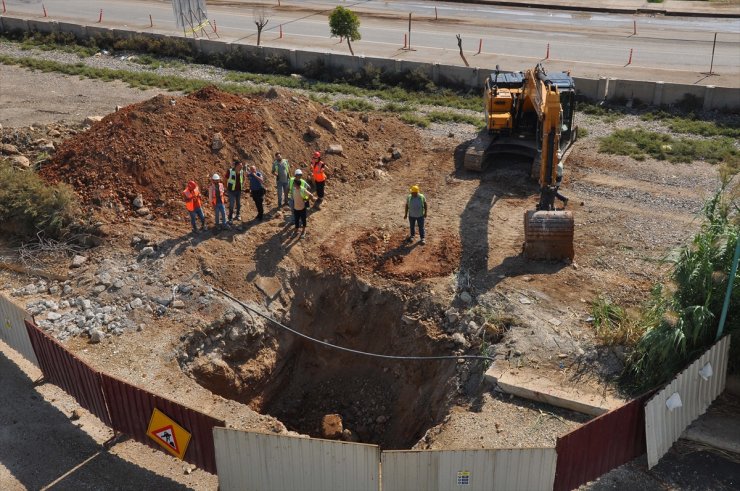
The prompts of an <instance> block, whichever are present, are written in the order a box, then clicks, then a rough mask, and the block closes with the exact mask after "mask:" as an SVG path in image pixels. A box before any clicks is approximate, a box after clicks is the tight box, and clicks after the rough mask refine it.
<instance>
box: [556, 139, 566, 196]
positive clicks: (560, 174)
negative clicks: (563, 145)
mask: <svg viewBox="0 0 740 491" xmlns="http://www.w3.org/2000/svg"><path fill="white" fill-rule="evenodd" d="M558 155H559V153H558ZM555 172H556V174H555V175H556V176H557V181H556V182H555V197H556V198H557V199H559V200H560V201H562V202H563V208H565V207H566V206H568V198H566V197H565V196H563V195H562V194H560V191H559V189H560V185H561V184H562V183H563V162H558V166H557V168H556V171H555Z"/></svg>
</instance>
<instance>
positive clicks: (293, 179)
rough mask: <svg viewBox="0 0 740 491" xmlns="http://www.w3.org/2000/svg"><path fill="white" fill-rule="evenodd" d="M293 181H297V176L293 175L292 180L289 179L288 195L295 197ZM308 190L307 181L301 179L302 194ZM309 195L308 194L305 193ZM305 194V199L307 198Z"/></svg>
mask: <svg viewBox="0 0 740 491" xmlns="http://www.w3.org/2000/svg"><path fill="white" fill-rule="evenodd" d="M293 182H295V177H291V178H290V180H288V197H289V198H292V197H293ZM305 190H306V181H304V180H303V179H301V195H303V192H304V191H305ZM305 196H308V195H305ZM305 196H304V199H305Z"/></svg>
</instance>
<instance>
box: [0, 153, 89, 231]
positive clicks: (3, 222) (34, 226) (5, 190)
mask: <svg viewBox="0 0 740 491" xmlns="http://www.w3.org/2000/svg"><path fill="white" fill-rule="evenodd" d="M0 182H2V183H3V185H2V186H0V229H1V230H3V231H4V232H6V233H9V234H12V235H15V236H17V237H18V238H22V239H28V238H33V237H35V236H36V235H37V234H39V233H40V234H42V235H44V236H45V237H48V238H61V237H63V236H64V235H65V233H67V232H68V231H69V228H70V226H71V225H72V223H73V221H74V220H75V219H76V218H77V216H78V211H79V208H78V205H77V197H76V195H75V194H74V191H72V188H70V187H69V186H67V185H66V184H55V185H49V184H47V183H46V182H44V181H43V180H42V179H41V178H40V177H39V176H38V175H37V174H36V173H34V172H31V171H24V170H18V169H16V168H14V167H13V166H12V165H10V164H9V163H7V162H5V161H0Z"/></svg>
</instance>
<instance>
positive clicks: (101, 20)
mask: <svg viewBox="0 0 740 491" xmlns="http://www.w3.org/2000/svg"><path fill="white" fill-rule="evenodd" d="M101 22H103V9H100V17H98V24H100V23H101Z"/></svg>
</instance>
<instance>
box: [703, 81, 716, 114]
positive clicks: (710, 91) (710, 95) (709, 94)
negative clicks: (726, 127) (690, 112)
mask: <svg viewBox="0 0 740 491" xmlns="http://www.w3.org/2000/svg"><path fill="white" fill-rule="evenodd" d="M714 89H715V87H714V85H707V87H706V89H704V104H703V105H702V109H703V110H705V111H709V110H710V109H712V108H713V107H714V104H713V103H714Z"/></svg>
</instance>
